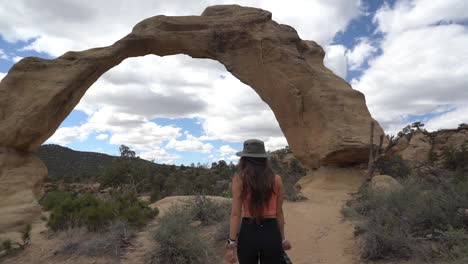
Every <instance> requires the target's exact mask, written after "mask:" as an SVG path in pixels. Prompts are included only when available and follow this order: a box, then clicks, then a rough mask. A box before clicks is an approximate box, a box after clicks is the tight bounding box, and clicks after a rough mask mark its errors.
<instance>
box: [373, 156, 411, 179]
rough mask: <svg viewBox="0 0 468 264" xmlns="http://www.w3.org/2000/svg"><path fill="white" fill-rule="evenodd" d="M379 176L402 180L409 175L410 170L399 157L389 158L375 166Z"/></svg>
mask: <svg viewBox="0 0 468 264" xmlns="http://www.w3.org/2000/svg"><path fill="white" fill-rule="evenodd" d="M376 167H377V169H378V170H379V171H380V173H381V174H384V175H390V176H393V177H394V178H396V179H404V178H406V177H407V176H408V175H410V174H411V169H410V167H409V166H408V164H406V162H405V161H404V160H403V159H402V158H401V157H400V156H391V157H389V158H388V159H386V160H383V161H380V162H378V163H377V164H376Z"/></svg>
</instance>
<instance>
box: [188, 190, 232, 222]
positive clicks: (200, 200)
mask: <svg viewBox="0 0 468 264" xmlns="http://www.w3.org/2000/svg"><path fill="white" fill-rule="evenodd" d="M187 211H188V212H189V214H191V215H192V217H193V220H198V221H201V222H202V224H205V225H210V224H215V223H219V222H220V221H222V220H224V219H226V218H227V217H229V215H230V212H231V203H230V202H227V201H226V202H218V201H214V200H213V199H211V198H208V197H206V196H204V195H196V196H195V198H194V199H193V200H192V201H190V202H189V203H188V204H187Z"/></svg>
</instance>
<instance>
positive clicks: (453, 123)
mask: <svg viewBox="0 0 468 264" xmlns="http://www.w3.org/2000/svg"><path fill="white" fill-rule="evenodd" d="M461 123H465V124H468V106H461V107H459V108H457V109H455V110H453V111H450V112H448V113H445V114H442V115H440V116H438V117H435V118H433V119H431V120H430V121H429V122H427V123H426V124H425V128H426V129H428V130H438V129H444V128H456V127H458V125H459V124H461Z"/></svg>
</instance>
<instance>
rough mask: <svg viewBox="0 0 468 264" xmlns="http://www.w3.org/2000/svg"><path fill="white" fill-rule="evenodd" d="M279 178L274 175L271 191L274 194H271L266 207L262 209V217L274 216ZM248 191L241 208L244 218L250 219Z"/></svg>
mask: <svg viewBox="0 0 468 264" xmlns="http://www.w3.org/2000/svg"><path fill="white" fill-rule="evenodd" d="M279 178H280V176H278V175H275V181H274V186H273V190H274V192H273V193H272V194H271V198H270V201H268V205H267V206H266V207H264V208H263V215H264V216H266V215H276V201H277V197H278V180H279ZM250 193H251V191H250V189H249V190H247V194H246V197H245V199H244V201H243V203H242V204H243V208H244V217H252V216H251V215H250V211H249V202H248V201H249V199H250Z"/></svg>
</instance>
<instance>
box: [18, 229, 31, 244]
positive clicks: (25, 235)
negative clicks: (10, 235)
mask: <svg viewBox="0 0 468 264" xmlns="http://www.w3.org/2000/svg"><path fill="white" fill-rule="evenodd" d="M31 230H32V226H31V224H26V225H24V226H22V227H21V228H20V229H19V230H18V232H19V233H20V234H21V243H20V244H19V245H20V247H21V248H22V249H24V248H25V247H26V246H27V245H28V244H29V243H30V242H31Z"/></svg>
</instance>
